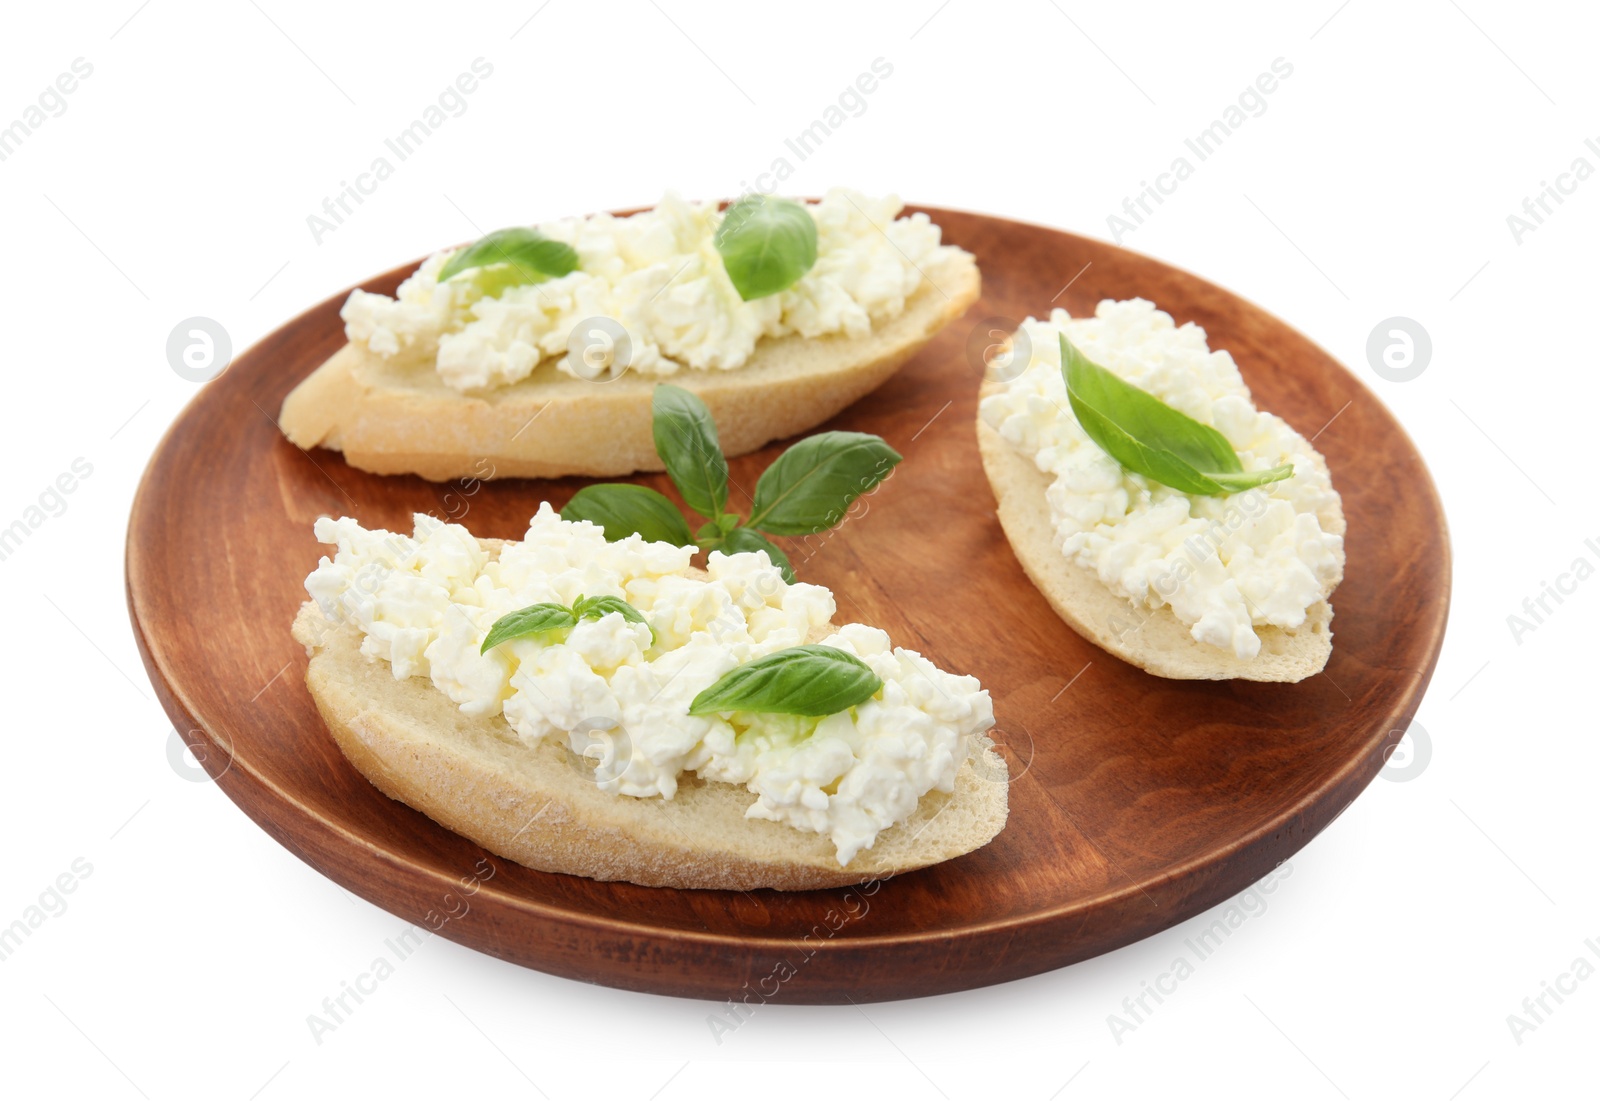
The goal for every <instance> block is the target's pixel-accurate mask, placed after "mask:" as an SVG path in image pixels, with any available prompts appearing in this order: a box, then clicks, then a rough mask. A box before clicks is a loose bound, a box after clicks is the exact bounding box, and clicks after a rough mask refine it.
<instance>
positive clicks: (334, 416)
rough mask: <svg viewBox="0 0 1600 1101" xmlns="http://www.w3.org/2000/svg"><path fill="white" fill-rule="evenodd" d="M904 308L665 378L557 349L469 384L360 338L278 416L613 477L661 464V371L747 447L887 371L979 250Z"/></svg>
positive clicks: (360, 443)
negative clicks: (385, 354)
mask: <svg viewBox="0 0 1600 1101" xmlns="http://www.w3.org/2000/svg"><path fill="white" fill-rule="evenodd" d="M926 275H927V278H926V279H924V280H923V282H922V285H921V286H919V287H918V288H917V289H916V291H914V292H913V293H912V294H911V296H910V297H909V298H907V299H906V308H905V310H904V311H903V312H902V313H901V314H899V315H898V316H897V317H894V318H891V319H889V320H888V321H885V322H882V323H881V324H878V325H876V326H875V327H874V328H873V331H872V332H871V333H869V334H867V335H866V336H862V337H847V336H843V335H833V336H825V337H815V338H811V339H807V338H806V337H803V336H798V335H792V336H785V337H779V338H777V339H768V340H763V341H761V342H760V343H759V344H757V345H756V349H755V351H754V353H752V355H751V356H750V359H749V360H748V361H747V362H746V363H745V364H744V365H743V366H742V367H738V368H736V369H734V370H731V371H715V370H690V369H685V370H682V371H679V372H678V373H677V374H675V375H672V376H671V377H670V378H668V379H665V380H662V379H657V378H654V377H651V376H645V375H641V374H636V373H632V372H629V373H625V374H623V375H622V376H621V377H620V378H617V379H615V380H612V381H610V382H601V381H594V382H590V381H586V380H584V379H579V378H573V377H572V376H570V375H566V374H563V373H562V372H560V371H558V370H557V369H556V366H555V364H556V361H555V359H553V358H550V359H546V360H545V361H544V362H543V363H541V364H540V365H539V366H538V367H537V368H536V369H535V370H534V372H533V374H532V375H530V376H529V377H527V378H526V379H523V380H522V381H521V382H518V383H515V384H513V385H511V386H505V387H500V388H497V389H494V390H489V391H485V392H483V393H482V394H462V393H460V392H458V391H456V390H453V389H451V388H450V387H449V386H447V385H446V384H445V382H444V381H443V380H442V379H441V378H440V377H439V375H438V372H437V371H436V370H435V369H434V366H433V364H432V362H431V361H429V360H423V359H418V358H416V357H412V358H410V359H407V358H405V357H404V356H403V355H402V356H396V357H394V358H392V359H387V360H386V359H383V358H381V357H379V356H376V355H373V354H371V353H370V352H368V351H367V350H366V349H365V348H362V347H360V346H358V345H354V344H347V345H345V346H344V347H343V348H341V349H340V350H339V351H338V352H335V353H334V355H333V356H332V358H330V359H329V360H328V361H327V362H326V363H324V364H323V365H322V366H320V367H318V368H317V369H316V370H315V371H314V372H312V373H311V375H310V376H308V377H307V378H306V379H305V380H304V381H302V382H301V383H300V385H299V386H297V387H295V389H294V390H293V391H291V392H290V394H289V396H288V398H287V399H285V401H284V403H283V411H282V413H281V414H280V416H279V418H278V424H279V427H281V428H282V429H283V432H284V435H286V436H288V437H289V439H290V440H291V441H292V442H294V443H295V444H297V445H298V446H300V447H304V448H311V447H327V448H332V449H333V450H336V451H342V452H344V457H345V461H346V462H348V463H349V464H350V465H351V466H354V467H359V468H360V469H362V470H370V471H372V472H373V473H375V474H419V475H421V476H422V477H424V478H427V479H430V480H432V481H447V480H449V479H452V478H463V477H472V478H480V479H483V478H508V477H517V478H554V477H561V476H563V475H568V474H582V475H589V476H594V477H604V476H611V475H618V474H629V473H632V472H634V471H637V470H661V469H663V466H662V463H661V460H660V459H659V458H658V457H657V456H656V450H655V441H654V438H653V436H652V434H651V422H650V397H651V392H652V391H653V389H654V388H655V384H656V383H657V382H658V381H670V382H671V383H673V384H674V385H676V386H682V387H683V388H684V389H686V390H692V391H693V392H694V393H696V394H698V395H699V396H700V398H701V399H702V400H704V401H705V403H706V405H707V406H708V407H709V408H710V410H711V415H712V416H713V417H715V418H716V422H717V431H718V434H719V435H720V437H721V441H722V448H723V451H724V452H725V453H726V454H728V455H743V454H745V453H746V452H749V451H754V450H755V449H756V448H758V447H761V446H762V445H764V444H767V443H769V442H771V441H772V440H776V439H782V438H784V437H786V436H792V435H795V434H796V433H798V432H803V431H805V430H806V429H808V428H813V427H815V426H816V425H818V424H821V423H822V422H823V421H825V420H827V419H828V418H829V417H831V416H833V415H834V414H835V413H837V412H839V410H841V409H843V408H844V407H845V406H847V405H849V404H850V403H852V402H854V401H856V400H857V399H858V398H860V397H862V396H863V395H864V394H867V393H869V392H870V391H872V390H874V389H876V388H877V387H878V386H880V385H882V384H883V382H884V381H885V380H887V379H888V378H889V376H890V375H892V374H894V372H895V371H896V370H898V369H899V368H900V366H901V365H902V364H904V363H905V362H906V360H908V359H910V358H911V357H912V356H913V355H914V354H916V352H917V350H918V349H920V348H921V347H922V346H923V345H924V344H926V343H927V342H928V341H929V340H930V339H931V338H932V337H933V335H934V334H935V333H937V332H938V331H939V330H940V329H942V328H944V327H945V326H946V325H948V324H949V323H950V322H952V321H954V320H955V319H956V318H958V317H960V316H961V314H962V313H964V312H965V311H966V309H967V307H968V306H970V305H972V303H974V302H976V301H977V300H978V293H979V290H980V279H979V276H978V266H977V263H976V262H975V261H974V260H973V258H972V256H971V254H969V253H966V252H962V251H960V250H958V249H947V250H944V251H943V252H942V253H941V254H940V258H939V262H938V263H937V264H934V265H931V266H930V267H929V268H928V270H927V271H926Z"/></svg>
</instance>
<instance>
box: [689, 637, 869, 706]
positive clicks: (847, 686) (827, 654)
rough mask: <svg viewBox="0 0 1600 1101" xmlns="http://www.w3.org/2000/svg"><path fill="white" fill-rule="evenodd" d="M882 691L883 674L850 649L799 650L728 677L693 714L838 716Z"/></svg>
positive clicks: (701, 696) (706, 695)
mask: <svg viewBox="0 0 1600 1101" xmlns="http://www.w3.org/2000/svg"><path fill="white" fill-rule="evenodd" d="M882 687H883V681H882V680H880V679H879V678H878V675H877V674H876V673H874V672H873V671H872V670H871V669H869V668H868V667H867V664H866V662H864V661H862V660H861V659H860V658H858V657H856V656H855V655H854V654H852V653H850V652H849V651H846V650H840V649H838V648H837V647H834V646H819V645H815V644H813V645H811V646H794V647H791V648H789V649H787V650H779V651H778V652H777V653H774V654H768V655H767V656H766V657H764V658H757V659H756V660H755V661H752V662H750V663H749V664H747V665H741V666H739V667H738V668H737V669H733V670H730V671H729V672H727V673H725V674H723V676H722V677H721V678H720V679H719V680H718V681H717V682H716V683H715V684H713V685H712V686H711V687H710V688H707V689H706V690H705V691H704V692H701V693H700V694H699V695H698V696H696V697H695V698H694V702H693V703H691V704H690V705H689V714H691V715H709V714H712V713H714V712H718V711H759V712H763V713H765V714H771V715H803V716H807V717H813V716H821V715H834V714H837V713H839V712H840V711H845V710H848V709H849V708H852V707H854V706H856V705H857V704H859V703H865V702H866V701H867V700H869V699H871V698H872V696H873V695H874V694H875V693H876V692H877V691H878V689H880V688H882Z"/></svg>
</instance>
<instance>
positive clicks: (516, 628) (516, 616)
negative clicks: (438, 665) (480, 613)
mask: <svg viewBox="0 0 1600 1101" xmlns="http://www.w3.org/2000/svg"><path fill="white" fill-rule="evenodd" d="M577 623H578V617H577V616H575V615H573V614H572V611H571V609H568V608H563V607H562V606H561V605H560V604H530V605H529V606H528V607H526V608H523V609H521V610H519V611H515V612H508V613H506V614H505V615H503V616H501V617H500V618H499V619H497V620H495V621H494V626H493V627H490V628H489V633H488V635H486V636H485V637H484V640H483V645H482V646H481V647H479V648H478V653H480V654H487V653H488V652H489V651H490V650H491V649H492V648H493V647H496V646H498V645H500V644H501V643H502V642H506V641H508V640H510V639H513V638H527V637H528V636H530V635H542V634H545V633H546V632H548V631H563V630H566V629H567V628H569V627H575V626H577Z"/></svg>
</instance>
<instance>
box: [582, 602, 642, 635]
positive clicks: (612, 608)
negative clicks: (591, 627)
mask: <svg viewBox="0 0 1600 1101" xmlns="http://www.w3.org/2000/svg"><path fill="white" fill-rule="evenodd" d="M572 611H573V614H575V615H576V616H577V617H578V618H579V619H599V618H600V617H601V616H604V615H607V614H609V613H611V612H617V613H618V614H620V615H621V616H622V618H623V619H625V620H627V621H628V622H629V623H643V624H644V625H645V627H646V628H647V629H648V630H649V631H650V641H651V642H652V643H654V642H655V640H656V629H655V628H654V627H651V626H650V621H649V620H648V619H646V618H645V617H644V613H643V612H641V611H640V610H639V609H638V608H635V607H634V606H633V605H632V604H629V603H628V602H627V601H626V600H624V599H622V597H620V596H580V597H578V599H577V602H576V603H574V604H573V605H572Z"/></svg>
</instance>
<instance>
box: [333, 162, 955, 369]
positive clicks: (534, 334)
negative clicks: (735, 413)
mask: <svg viewBox="0 0 1600 1101" xmlns="http://www.w3.org/2000/svg"><path fill="white" fill-rule="evenodd" d="M807 209H808V210H810V212H811V214H812V216H813V217H814V218H815V219H816V222H817V262H816V264H815V265H814V266H813V267H812V268H811V270H810V271H809V272H807V273H806V274H805V276H804V277H802V278H801V279H800V281H799V282H797V283H796V284H795V285H794V286H792V287H790V288H789V289H788V290H786V291H783V292H781V293H779V294H775V295H770V296H768V297H766V298H758V299H756V300H755V301H753V302H745V301H742V300H741V299H740V298H739V293H738V291H736V290H735V289H734V287H733V283H732V282H731V281H730V280H729V278H728V273H727V271H726V270H725V269H724V268H723V265H722V257H721V255H720V254H719V253H718V252H717V250H716V247H715V246H714V245H713V243H712V238H713V235H714V234H715V233H716V230H717V226H718V225H720V224H721V222H722V214H721V213H720V212H718V210H717V208H716V204H715V203H687V202H684V201H683V200H682V199H680V198H678V197H677V196H676V195H673V194H670V193H669V194H668V195H667V196H666V198H664V199H663V200H662V201H661V205H660V206H658V207H656V208H655V209H654V210H648V211H645V212H643V213H641V214H635V215H632V216H631V217H627V218H615V217H612V216H611V215H609V214H596V215H593V216H591V217H588V218H572V219H567V220H564V221H559V222H550V223H546V224H544V225H541V226H539V227H538V228H539V230H541V231H542V232H543V233H544V234H545V235H546V236H548V237H551V238H554V239H555V240H558V241H563V242H565V243H567V244H569V245H571V246H572V247H573V248H574V249H575V250H576V251H577V253H578V270H577V271H575V272H573V273H571V274H570V275H565V276H562V277H561V278H559V279H550V280H546V281H545V282H543V283H535V284H529V285H526V286H520V287H512V288H509V289H507V290H505V291H503V292H501V293H500V294H499V296H498V297H484V296H483V294H482V292H481V291H480V290H479V288H478V287H477V285H476V284H475V283H474V282H473V281H472V280H471V279H470V278H467V277H465V276H458V277H457V278H455V279H452V280H450V281H448V282H446V283H440V282H439V281H438V279H439V272H440V270H441V269H442V268H443V267H444V265H445V264H446V263H447V262H448V260H449V258H450V255H451V254H450V253H448V252H442V253H438V254H436V255H434V256H431V257H429V258H428V259H427V261H425V262H424V263H423V265H422V267H421V268H419V269H418V270H417V272H416V274H414V275H412V276H411V278H409V279H407V280H406V281H405V282H404V283H402V284H400V288H399V291H398V292H397V293H398V297H397V298H389V297H387V296H386V295H381V294H368V293H367V292H365V291H355V292H353V293H352V294H351V295H350V298H349V301H347V302H346V303H345V306H344V310H343V311H342V313H341V316H342V317H343V318H344V321H345V334H346V336H347V337H348V338H349V339H350V340H351V341H352V342H353V343H356V344H362V345H365V346H366V347H367V348H368V349H369V350H370V351H372V352H374V353H376V354H377V355H379V356H383V357H385V358H388V357H393V356H398V355H402V354H405V355H407V356H415V357H418V358H420V359H422V360H424V361H426V360H432V361H433V362H434V364H435V366H436V367H437V369H438V372H439V375H440V376H441V377H442V378H443V379H444V381H445V382H446V383H448V384H449V385H450V386H452V387H454V388H455V389H457V390H462V391H467V390H480V389H485V388H490V387H497V386H506V385H509V384H511V383H514V382H517V381H519V380H520V379H523V378H526V377H527V376H528V374H529V373H530V372H532V371H533V369H534V367H535V366H537V365H538V363H539V361H540V360H541V359H542V358H544V357H546V356H560V357H561V358H560V360H559V361H558V362H557V364H556V366H557V367H558V369H560V370H561V371H563V372H565V373H566V374H569V375H574V376H575V377H593V370H592V369H590V368H584V367H583V365H582V364H580V365H578V368H577V369H575V368H574V365H573V364H572V363H571V362H570V361H569V359H568V357H567V342H568V339H569V337H570V336H571V335H572V331H573V328H574V327H575V326H576V325H577V324H578V323H579V322H580V321H584V320H587V319H589V318H594V317H609V318H614V319H615V320H617V321H619V322H620V323H621V324H622V326H623V328H624V329H626V330H627V332H628V336H629V340H630V343H631V345H632V352H631V362H630V363H628V364H620V365H618V367H620V368H625V369H629V370H634V371H639V372H641V373H643V374H646V375H651V376H667V375H671V374H673V373H675V372H677V371H678V370H680V369H682V368H684V367H688V368H691V369H694V370H724V371H726V370H733V369H734V368H737V367H740V366H742V365H743V364H744V363H745V361H746V360H748V359H749V358H750V353H751V352H752V351H753V350H754V349H755V345H756V341H758V340H760V339H761V338H763V337H777V336H784V335H787V334H789V333H799V334H801V335H803V336H806V337H814V336H822V335H825V334H829V333H844V334H846V335H848V336H852V337H858V336H864V335H866V334H867V333H869V332H871V331H872V327H873V325H874V324H877V323H881V322H883V321H887V320H888V319H890V318H893V317H895V316H897V315H899V314H900V313H902V312H903V311H904V310H905V303H906V299H907V297H909V296H910V295H911V294H912V293H913V292H914V291H916V290H917V288H918V287H919V286H921V284H922V281H923V272H924V271H925V270H926V269H927V268H928V267H929V266H930V265H933V264H936V263H937V262H938V261H939V259H940V258H941V254H945V253H951V252H955V251H957V250H955V249H954V248H952V247H951V246H941V245H940V244H939V227H938V226H936V225H934V224H933V223H932V222H930V221H929V220H928V217H927V215H925V214H914V215H911V216H910V217H907V218H897V217H896V216H897V215H898V214H899V213H900V211H901V209H902V205H901V203H900V200H899V199H898V198H895V197H894V196H889V197H887V198H882V199H869V198H867V197H866V196H864V195H860V194H857V193H856V192H853V191H847V190H843V189H835V190H833V191H830V192H829V193H828V195H827V197H826V198H824V199H823V200H822V201H821V202H820V203H815V204H811V205H808V206H807ZM618 367H614V368H613V370H617V369H618Z"/></svg>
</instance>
